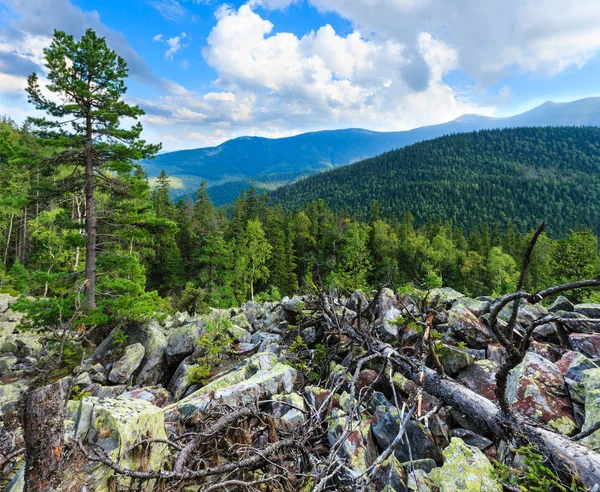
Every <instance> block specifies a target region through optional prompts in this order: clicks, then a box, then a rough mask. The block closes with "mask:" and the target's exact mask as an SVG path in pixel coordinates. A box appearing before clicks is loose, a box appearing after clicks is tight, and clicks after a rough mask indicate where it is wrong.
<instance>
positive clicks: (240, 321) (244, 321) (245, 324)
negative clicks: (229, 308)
mask: <svg viewBox="0 0 600 492" xmlns="http://www.w3.org/2000/svg"><path fill="white" fill-rule="evenodd" d="M231 322H232V323H233V324H234V325H237V326H239V327H240V328H243V329H244V330H246V331H248V332H250V333H252V332H253V331H254V328H253V327H252V323H250V321H248V317H247V316H246V315H245V314H244V313H241V314H238V315H236V316H233V317H232V318H231Z"/></svg>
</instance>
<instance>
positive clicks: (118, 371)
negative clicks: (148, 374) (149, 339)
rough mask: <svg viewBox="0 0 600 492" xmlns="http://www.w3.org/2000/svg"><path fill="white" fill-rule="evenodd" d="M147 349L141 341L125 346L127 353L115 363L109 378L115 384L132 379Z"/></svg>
mask: <svg viewBox="0 0 600 492" xmlns="http://www.w3.org/2000/svg"><path fill="white" fill-rule="evenodd" d="M145 352H146V350H145V349H144V346H143V345H142V344H141V343H134V344H133V345H128V346H127V347H125V353H124V354H123V355H122V357H121V358H120V359H119V360H118V361H117V362H115V363H114V364H113V367H112V369H111V371H110V373H109V375H108V380H109V381H110V382H111V383H114V384H125V383H127V382H128V381H130V380H131V377H132V376H133V373H134V372H135V371H136V370H137V369H138V367H140V365H141V364H142V360H143V358H144V353H145Z"/></svg>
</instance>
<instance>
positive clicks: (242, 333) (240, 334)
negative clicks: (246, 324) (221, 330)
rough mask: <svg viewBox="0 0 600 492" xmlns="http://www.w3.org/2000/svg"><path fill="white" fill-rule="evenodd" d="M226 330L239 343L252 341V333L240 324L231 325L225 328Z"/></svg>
mask: <svg viewBox="0 0 600 492" xmlns="http://www.w3.org/2000/svg"><path fill="white" fill-rule="evenodd" d="M227 332H228V333H229V334H230V335H231V337H232V338H233V339H234V340H237V341H238V342H240V343H250V342H251V341H252V335H251V334H250V332H249V331H248V330H246V329H244V328H242V327H241V326H238V325H232V326H230V327H229V328H227Z"/></svg>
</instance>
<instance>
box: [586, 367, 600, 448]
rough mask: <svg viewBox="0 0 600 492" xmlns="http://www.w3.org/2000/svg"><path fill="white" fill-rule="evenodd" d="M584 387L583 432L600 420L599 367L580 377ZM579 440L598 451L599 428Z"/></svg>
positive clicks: (599, 441) (599, 440) (599, 444)
mask: <svg viewBox="0 0 600 492" xmlns="http://www.w3.org/2000/svg"><path fill="white" fill-rule="evenodd" d="M581 381H582V383H583V387H584V389H585V421H584V423H583V428H582V429H581V430H582V431H583V432H585V431H587V430H589V429H591V428H592V427H593V426H594V425H596V424H597V423H598V422H600V368H596V369H588V370H587V371H584V372H583V374H582V377H581ZM581 442H582V443H583V444H585V445H586V446H589V447H590V448H592V449H593V450H594V451H599V452H600V430H597V431H596V432H594V433H592V434H591V435H589V436H588V437H584V438H583V439H582V440H581Z"/></svg>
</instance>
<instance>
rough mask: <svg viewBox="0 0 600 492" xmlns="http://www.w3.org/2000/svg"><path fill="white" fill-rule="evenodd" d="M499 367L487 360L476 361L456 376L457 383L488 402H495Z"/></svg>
mask: <svg viewBox="0 0 600 492" xmlns="http://www.w3.org/2000/svg"><path fill="white" fill-rule="evenodd" d="M498 369H499V366H498V364H497V363H496V362H494V361H492V360H488V359H483V360H478V361H475V362H474V363H473V364H471V365H470V366H469V367H467V368H466V369H464V370H462V371H461V372H460V374H459V376H458V380H459V382H461V383H462V384H464V385H465V386H466V387H467V388H469V389H471V390H472V391H474V392H475V393H477V394H479V395H481V396H484V397H485V398H487V399H488V400H492V401H495V400H496V373H497V372H498Z"/></svg>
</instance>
